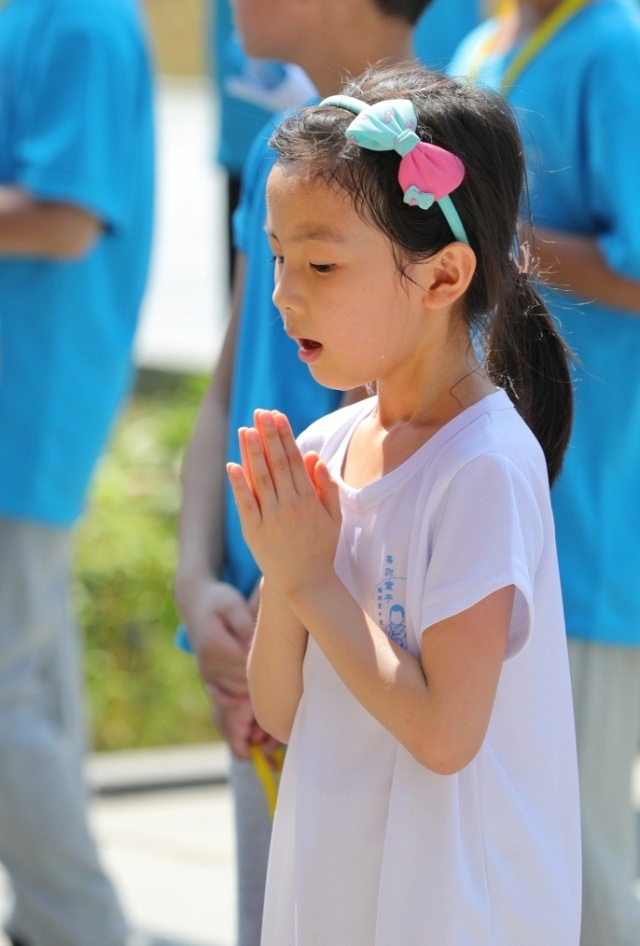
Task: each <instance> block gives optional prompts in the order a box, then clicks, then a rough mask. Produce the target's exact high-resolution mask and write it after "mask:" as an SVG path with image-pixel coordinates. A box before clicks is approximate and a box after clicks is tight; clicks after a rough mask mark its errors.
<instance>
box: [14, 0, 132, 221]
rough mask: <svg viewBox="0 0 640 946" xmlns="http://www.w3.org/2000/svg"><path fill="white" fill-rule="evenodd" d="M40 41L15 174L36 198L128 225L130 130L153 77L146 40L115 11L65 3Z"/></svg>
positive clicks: (26, 95)
mask: <svg viewBox="0 0 640 946" xmlns="http://www.w3.org/2000/svg"><path fill="white" fill-rule="evenodd" d="M38 39H39V44H38V45H39V48H38V49H37V50H33V64H32V68H31V70H30V75H29V84H28V87H27V88H25V92H24V95H23V99H22V105H21V108H20V112H19V116H18V127H17V140H18V144H17V148H16V155H15V158H16V179H17V181H18V182H19V183H20V184H21V185H22V186H23V187H24V188H25V189H26V190H28V191H29V192H30V193H32V194H33V195H35V196H36V197H39V198H41V199H49V200H62V201H68V202H70V203H73V204H76V205H78V206H80V207H82V208H83V209H85V210H88V211H89V212H91V213H94V214H95V215H96V216H97V217H99V218H100V219H101V220H102V221H103V223H105V225H108V226H113V227H117V226H118V225H120V224H122V223H125V222H127V221H126V220H125V207H126V206H128V203H129V201H128V200H127V197H128V188H129V186H130V180H131V171H130V169H131V165H132V158H133V155H131V154H130V153H129V148H130V143H131V141H134V140H135V135H134V134H133V133H131V132H130V131H129V128H130V127H131V126H132V125H133V123H134V122H135V121H136V113H137V112H136V110H137V106H138V99H139V97H140V95H142V94H143V91H142V90H141V88H139V87H140V85H141V83H142V82H143V81H144V82H146V83H148V84H150V81H151V79H150V74H149V71H147V70H149V64H148V61H147V59H146V50H145V47H144V38H143V36H142V35H137V33H136V30H135V29H134V26H133V23H132V22H130V21H129V20H124V18H121V17H120V16H119V15H118V13H117V12H116V11H114V13H113V15H108V14H103V13H100V12H99V11H97V10H94V9H93V7H92V8H91V9H89V10H86V11H83V9H82V7H80V6H79V5H68V6H65V5H61V7H60V9H59V10H58V11H55V12H54V13H53V14H52V15H51V17H50V19H49V20H48V22H47V23H46V24H45V25H44V26H43V28H42V30H41V32H40V35H39V37H38ZM144 91H146V90H144Z"/></svg>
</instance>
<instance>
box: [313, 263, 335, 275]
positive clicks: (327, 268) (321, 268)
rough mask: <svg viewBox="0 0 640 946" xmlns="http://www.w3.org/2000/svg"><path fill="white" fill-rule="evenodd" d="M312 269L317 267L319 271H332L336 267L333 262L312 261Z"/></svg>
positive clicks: (316, 269)
mask: <svg viewBox="0 0 640 946" xmlns="http://www.w3.org/2000/svg"><path fill="white" fill-rule="evenodd" d="M310 265H311V269H315V271H316V272H317V273H330V272H331V270H332V269H333V267H334V264H333V263H311V264H310Z"/></svg>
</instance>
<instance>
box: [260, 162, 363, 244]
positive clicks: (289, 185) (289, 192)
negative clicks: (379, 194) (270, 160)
mask: <svg viewBox="0 0 640 946" xmlns="http://www.w3.org/2000/svg"><path fill="white" fill-rule="evenodd" d="M352 218H353V219H355V220H356V221H357V220H358V219H359V217H358V215H357V214H356V211H355V208H354V206H353V203H352V201H351V199H350V197H349V195H348V194H347V192H346V191H344V190H343V189H342V188H340V187H337V186H335V185H330V184H328V183H326V182H325V181H323V180H322V179H320V178H312V177H310V176H309V175H308V174H305V173H304V172H303V171H302V170H293V169H290V168H286V169H284V170H283V169H282V168H281V167H279V165H277V164H276V165H275V166H274V167H273V169H272V170H271V173H270V174H269V178H268V181H267V230H268V231H270V232H273V231H275V232H276V233H277V232H278V231H279V230H282V231H283V232H284V231H296V232H297V231H304V232H305V233H307V232H313V233H314V234H318V238H320V235H322V236H323V238H325V237H330V236H331V235H334V237H335V235H336V234H339V233H341V232H343V231H344V229H345V228H346V227H348V225H349V223H350V222H351V221H352Z"/></svg>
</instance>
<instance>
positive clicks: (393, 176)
mask: <svg viewBox="0 0 640 946" xmlns="http://www.w3.org/2000/svg"><path fill="white" fill-rule="evenodd" d="M343 92H344V94H345V95H349V96H352V97H354V98H358V99H361V100H363V101H365V102H367V103H368V104H373V103H375V102H379V101H383V100H386V99H394V98H396V99H397V98H408V99H410V100H411V101H412V102H413V105H414V107H415V110H416V114H417V118H418V127H417V133H418V135H419V136H420V137H421V138H422V140H424V141H429V142H431V143H433V144H435V145H439V146H440V147H442V148H446V149H447V150H448V151H451V152H452V153H453V154H455V155H457V156H458V157H459V158H460V159H461V160H462V162H463V163H464V166H465V177H464V180H463V182H462V184H461V185H460V186H459V187H458V188H457V189H456V190H455V192H454V193H453V198H452V199H453V201H454V204H455V207H456V209H457V211H458V213H459V215H460V218H461V220H462V223H463V225H464V229H465V231H466V233H467V235H468V238H469V243H470V245H471V248H472V249H473V251H474V253H475V255H476V260H477V264H476V270H475V273H474V275H473V278H472V280H471V283H470V285H469V288H468V289H467V291H466V293H465V295H464V298H463V299H462V300H461V309H462V313H463V315H464V317H465V318H466V320H467V324H468V325H469V328H470V331H471V332H472V334H473V337H474V340H476V342H477V344H479V345H480V346H481V348H482V350H483V353H484V366H485V369H486V371H487V373H488V375H489V377H490V378H491V379H492V381H493V382H494V383H495V384H497V385H499V386H500V387H502V388H504V389H505V390H506V391H507V393H508V394H509V397H510V398H511V400H512V401H513V403H514V405H515V407H516V408H517V410H518V411H519V413H520V414H521V415H522V417H523V418H524V420H525V421H526V422H527V423H528V425H529V426H530V428H531V429H532V431H533V432H534V434H535V435H536V437H537V438H538V440H539V442H540V444H541V446H542V449H543V451H544V454H545V457H546V461H547V469H548V471H549V480H550V482H551V483H552V482H553V481H554V479H555V478H556V476H557V475H558V473H559V472H560V468H561V465H562V458H563V456H564V452H565V449H566V446H567V442H568V439H569V434H570V430H571V417H572V406H573V396H572V387H571V379H570V374H569V353H568V349H567V347H566V345H565V344H564V342H563V340H562V338H561V337H560V335H559V333H558V331H557V330H556V327H555V325H554V322H553V320H552V319H551V316H550V315H549V313H548V311H547V309H546V307H545V305H544V303H543V301H542V299H541V298H540V296H539V294H538V292H537V291H536V290H535V289H534V287H533V285H532V283H531V281H530V279H529V275H528V274H527V273H526V272H522V271H521V268H520V266H519V257H520V243H519V239H518V235H517V234H518V224H519V220H520V217H521V214H522V212H523V209H524V208H523V202H524V194H525V167H524V159H523V149H522V143H521V140H520V135H519V133H518V129H517V125H516V123H515V120H514V118H513V115H512V112H511V109H510V107H509V105H508V104H507V103H506V102H505V100H504V99H503V98H502V97H501V96H499V95H497V94H496V93H494V92H491V91H490V90H488V89H485V88H480V87H476V86H473V85H471V84H470V83H465V82H461V81H459V80H453V79H448V78H445V77H444V76H441V75H439V74H436V73H431V72H428V71H427V70H425V69H423V68H422V67H420V66H418V65H415V64H409V63H407V64H405V65H400V66H398V65H395V66H392V67H388V68H378V69H370V70H368V71H367V72H365V73H364V74H363V75H362V76H360V77H359V78H357V79H353V80H351V81H350V82H349V83H348V84H347V85H346V86H345V88H344V89H343ZM353 117H354V116H353V114H352V113H351V112H349V111H347V110H346V109H343V108H336V107H335V106H315V107H311V108H307V109H303V110H302V111H301V112H298V113H296V114H292V115H291V116H290V117H288V118H286V119H285V120H284V121H283V122H282V124H281V125H280V126H279V127H278V128H277V129H276V131H275V132H274V134H273V137H272V139H271V146H272V147H273V148H275V150H276V151H277V152H278V154H279V158H278V161H279V163H292V162H293V163H295V162H303V163H304V165H305V173H308V174H309V175H310V176H311V178H312V179H313V178H318V179H322V180H324V181H326V182H327V183H328V184H330V185H334V186H335V185H337V186H339V187H341V188H343V189H344V190H346V191H347V193H348V194H349V195H350V196H351V198H352V200H353V202H354V206H355V207H356V210H358V212H359V213H362V214H363V215H364V216H366V217H368V219H370V220H371V222H372V223H373V225H374V226H376V227H377V228H378V229H380V230H381V231H382V232H383V233H385V234H387V236H388V237H389V239H390V241H391V244H392V247H393V250H394V253H395V254H396V259H397V261H398V267H399V269H400V270H401V272H404V271H405V269H406V266H407V264H410V263H411V262H417V261H420V260H425V259H429V258H430V257H431V256H433V255H435V254H436V253H438V252H439V251H440V250H441V249H443V248H444V247H445V246H447V245H448V244H449V243H451V240H452V233H451V230H450V229H449V225H448V223H447V221H446V218H445V216H444V214H443V213H442V211H441V209H440V208H439V207H438V205H437V204H435V203H434V204H433V205H432V207H431V208H430V209H429V210H427V211H420V212H419V213H418V212H416V208H415V207H410V206H409V205H408V204H406V203H404V202H403V200H402V193H401V189H400V185H399V184H398V163H399V160H400V158H399V155H398V154H397V153H396V152H395V151H372V150H369V149H367V148H362V147H360V146H359V145H358V144H356V142H355V141H354V140H352V139H349V138H346V137H345V130H346V128H347V126H348V125H349V124H350V122H351V121H352V120H353Z"/></svg>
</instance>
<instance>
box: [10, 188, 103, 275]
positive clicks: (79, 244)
mask: <svg viewBox="0 0 640 946" xmlns="http://www.w3.org/2000/svg"><path fill="white" fill-rule="evenodd" d="M101 230H102V224H101V222H100V220H99V219H98V218H97V217H96V216H94V215H93V214H91V213H89V212H88V211H86V210H83V209H82V208H81V207H77V206H75V205H73V204H68V203H65V202H62V201H44V200H38V199H36V198H34V197H33V196H32V195H31V194H29V193H28V192H27V191H25V190H23V189H22V188H20V187H14V186H2V187H0V256H7V257H21V256H30V257H34V258H40V259H59V260H65V259H66V260H73V259H77V258H79V257H81V256H83V255H84V254H85V253H88V252H89V251H90V249H91V247H92V246H93V245H94V243H95V241H96V240H97V239H98V237H99V235H100V233H101Z"/></svg>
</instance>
